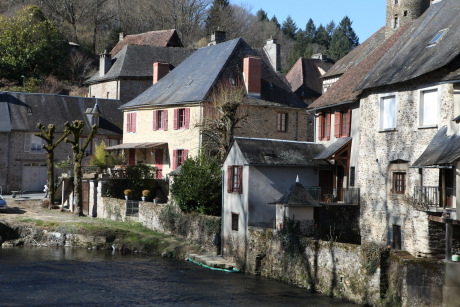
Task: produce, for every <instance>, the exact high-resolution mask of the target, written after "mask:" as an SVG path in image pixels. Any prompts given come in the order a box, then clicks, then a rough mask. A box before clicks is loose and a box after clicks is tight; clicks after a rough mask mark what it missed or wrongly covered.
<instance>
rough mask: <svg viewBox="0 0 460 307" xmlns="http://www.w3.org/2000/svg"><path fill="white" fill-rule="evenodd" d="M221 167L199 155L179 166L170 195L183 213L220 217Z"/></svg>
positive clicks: (217, 163)
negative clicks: (179, 169) (178, 172)
mask: <svg viewBox="0 0 460 307" xmlns="http://www.w3.org/2000/svg"><path fill="white" fill-rule="evenodd" d="M220 168H221V165H220V163H219V161H218V160H217V159H216V158H214V157H207V156H206V155H205V154H204V153H200V154H199V155H198V157H196V158H189V159H187V160H185V162H184V164H182V165H181V171H180V174H179V175H178V176H176V177H175V178H174V181H173V183H172V185H171V194H172V195H173V197H174V199H175V201H176V202H177V204H178V205H179V207H180V208H181V210H182V211H184V212H198V213H201V214H210V215H220V214H221V208H222V177H221V169H220Z"/></svg>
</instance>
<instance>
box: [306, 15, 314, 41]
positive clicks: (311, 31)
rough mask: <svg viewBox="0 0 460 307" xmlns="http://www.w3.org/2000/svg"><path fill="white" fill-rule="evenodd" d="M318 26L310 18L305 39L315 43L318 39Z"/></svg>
mask: <svg viewBox="0 0 460 307" xmlns="http://www.w3.org/2000/svg"><path fill="white" fill-rule="evenodd" d="M316 33H317V31H316V26H315V23H314V22H313V20H312V19H311V18H310V19H309V20H308V22H307V25H306V26H305V39H306V43H307V44H311V43H314V42H315V41H316Z"/></svg>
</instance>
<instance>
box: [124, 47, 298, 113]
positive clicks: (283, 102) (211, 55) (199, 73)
mask: <svg viewBox="0 0 460 307" xmlns="http://www.w3.org/2000/svg"><path fill="white" fill-rule="evenodd" d="M246 56H258V53H257V50H255V49H252V48H251V47H249V46H248V45H247V44H246V42H244V40H243V39H241V38H237V39H234V40H230V41H227V42H224V43H220V44H217V45H213V46H209V47H205V48H201V49H198V50H197V51H195V52H194V53H193V54H192V55H191V56H189V57H188V58H187V59H186V60H185V61H183V62H182V63H181V64H180V65H179V66H177V67H176V68H175V69H174V70H173V71H171V72H170V73H169V74H167V75H166V76H165V77H163V78H162V79H161V80H160V81H158V82H157V83H156V84H154V85H152V86H151V87H150V88H149V89H147V90H146V91H145V92H143V93H142V94H141V95H139V96H137V97H136V98H135V99H133V100H131V101H130V102H128V103H126V104H124V105H123V106H122V108H123V109H124V108H136V107H142V106H153V105H162V106H165V105H177V104H187V103H200V102H202V101H205V100H206V99H207V98H208V95H209V93H210V91H211V90H212V88H213V86H214V85H216V83H217V81H219V79H220V78H221V77H222V76H223V75H226V76H228V77H230V76H231V77H233V78H234V79H235V80H244V79H243V76H242V66H243V58H244V57H246ZM228 77H227V78H228ZM261 91H262V93H261V98H260V99H257V98H248V103H249V104H252V105H262V106H278V107H293V108H305V107H306V104H305V103H304V102H303V101H302V100H300V99H299V98H298V97H297V96H296V95H295V94H294V93H293V92H292V91H291V90H290V88H289V86H288V85H287V84H286V82H285V81H283V80H282V78H280V77H279V76H278V74H277V73H276V72H275V71H274V70H273V68H272V67H271V65H270V64H268V63H266V62H265V61H263V58H262V90H261Z"/></svg>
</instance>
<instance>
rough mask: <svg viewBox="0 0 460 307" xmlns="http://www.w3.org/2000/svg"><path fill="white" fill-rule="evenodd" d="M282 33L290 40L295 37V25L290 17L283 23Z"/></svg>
mask: <svg viewBox="0 0 460 307" xmlns="http://www.w3.org/2000/svg"><path fill="white" fill-rule="evenodd" d="M281 30H282V31H283V33H284V34H285V35H287V36H289V37H291V38H294V37H295V34H296V33H297V25H296V24H295V22H294V20H293V19H292V18H291V16H288V17H287V18H286V20H285V21H284V22H283V26H282V27H281Z"/></svg>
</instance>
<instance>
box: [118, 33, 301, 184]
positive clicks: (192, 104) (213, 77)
mask: <svg viewBox="0 0 460 307" xmlns="http://www.w3.org/2000/svg"><path fill="white" fill-rule="evenodd" d="M266 58H267V56H266V55H265V54H261V52H260V51H258V50H255V49H253V48H251V47H250V46H248V45H247V44H246V42H245V41H244V40H243V39H240V38H239V39H234V40H231V41H227V42H223V43H219V44H215V45H211V46H208V47H205V48H202V49H199V50H197V51H196V52H195V53H193V54H192V55H191V56H190V57H188V58H187V59H186V60H185V61H184V62H182V63H181V64H180V65H179V66H177V67H176V69H174V70H173V71H171V72H170V73H168V74H167V75H166V76H164V77H163V78H162V79H160V80H159V81H158V82H157V83H155V84H154V85H152V86H151V87H150V88H149V89H148V90H146V91H145V92H144V93H142V94H141V95H139V96H138V97H136V98H135V99H133V100H131V101H130V102H128V103H126V104H124V105H122V107H121V109H122V110H123V112H124V131H123V143H124V144H122V145H120V146H117V147H112V148H109V149H112V150H115V149H123V150H125V151H126V152H125V153H126V156H128V157H129V158H128V160H129V163H131V164H134V163H139V162H144V163H148V164H151V165H154V166H155V167H156V168H157V169H158V177H159V178H162V176H163V175H164V174H168V173H169V172H171V171H173V170H175V169H176V168H177V167H179V166H180V165H181V164H182V163H183V162H184V160H185V159H186V158H187V156H188V155H192V156H194V155H197V154H198V152H199V150H200V149H201V148H203V146H204V145H209V144H210V141H209V139H207V138H205V137H204V136H203V134H202V132H203V127H202V123H203V118H208V116H210V115H209V114H211V113H212V112H208V111H209V110H212V109H213V104H212V101H211V100H212V99H211V96H212V93H213V91H214V90H215V89H216V88H217V87H218V86H219V85H221V84H224V85H225V84H226V85H227V86H230V87H232V86H234V85H237V83H238V82H239V80H242V83H244V84H243V86H244V87H245V89H246V91H247V93H248V95H247V97H246V98H245V101H244V105H243V108H244V109H243V111H244V112H246V113H245V114H246V115H247V117H246V119H247V120H246V122H244V123H241V125H240V126H239V127H237V129H236V132H235V133H236V136H251V137H260V138H278V139H286V140H298V141H300V140H306V138H307V135H306V129H305V127H306V112H305V108H306V105H305V103H304V102H303V101H302V100H300V99H299V98H298V97H297V96H296V95H295V94H294V93H293V92H292V91H291V90H290V88H289V85H288V84H287V82H286V81H285V79H284V78H283V76H282V75H281V74H280V73H277V72H276V71H275V70H274V69H273V67H272V66H271V64H270V63H268V62H267V61H266ZM274 62H276V59H275V61H274ZM210 147H211V146H210Z"/></svg>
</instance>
